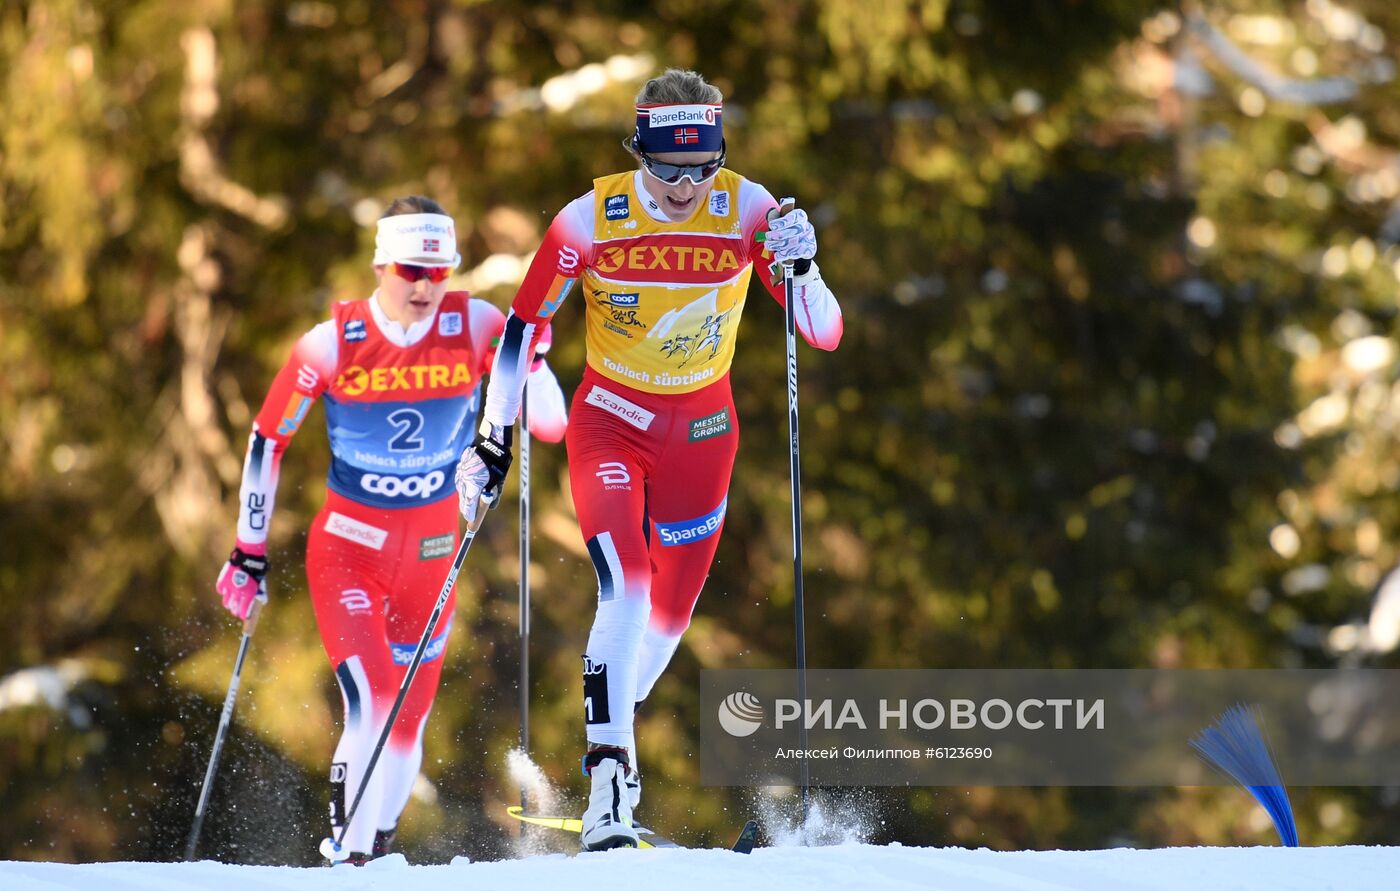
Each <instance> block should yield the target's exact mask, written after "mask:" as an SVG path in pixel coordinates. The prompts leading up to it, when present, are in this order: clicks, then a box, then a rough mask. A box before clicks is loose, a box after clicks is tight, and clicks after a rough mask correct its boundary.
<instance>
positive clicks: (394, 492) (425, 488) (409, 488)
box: [360, 470, 447, 498]
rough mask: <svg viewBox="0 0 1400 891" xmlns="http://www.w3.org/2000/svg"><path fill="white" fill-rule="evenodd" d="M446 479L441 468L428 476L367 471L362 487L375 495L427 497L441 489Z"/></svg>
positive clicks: (361, 481) (361, 483) (361, 480)
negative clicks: (383, 473)
mask: <svg viewBox="0 0 1400 891" xmlns="http://www.w3.org/2000/svg"><path fill="white" fill-rule="evenodd" d="M446 481H447V476H446V475H445V474H444V473H443V472H442V471H441V470H434V471H433V472H432V473H430V474H427V475H426V476H382V475H380V474H377V473H367V474H365V475H364V476H362V477H360V488H361V489H364V490H365V491H366V492H370V493H372V494H374V495H386V496H388V497H389V498H398V497H399V496H400V495H406V496H408V497H409V498H427V497H429V496H430V495H432V494H433V493H434V492H436V491H437V490H438V489H441V488H442V484H443V483H444V482H446Z"/></svg>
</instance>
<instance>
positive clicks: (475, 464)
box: [457, 421, 512, 526]
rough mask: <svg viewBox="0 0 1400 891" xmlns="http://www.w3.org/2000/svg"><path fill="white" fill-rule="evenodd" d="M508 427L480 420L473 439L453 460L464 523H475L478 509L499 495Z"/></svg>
mask: <svg viewBox="0 0 1400 891" xmlns="http://www.w3.org/2000/svg"><path fill="white" fill-rule="evenodd" d="M510 438H511V428H509V427H497V426H496V425H494V424H491V423H489V422H487V421H482V422H481V430H480V431H479V432H478V433H477V434H476V440H475V441H474V442H473V443H472V444H471V445H470V446H469V447H467V449H466V450H464V451H463V452H462V459H461V460H460V461H458V462H457V505H458V507H459V509H460V510H461V511H462V517H463V518H465V519H466V521H467V524H468V525H471V526H475V525H476V524H477V522H478V517H479V512H480V511H483V510H485V509H487V508H489V507H492V506H493V505H495V503H496V499H498V498H500V497H501V484H502V483H504V482H505V479H506V471H508V470H510V462H511V458H512V455H511V451H510Z"/></svg>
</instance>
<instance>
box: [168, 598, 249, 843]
mask: <svg viewBox="0 0 1400 891" xmlns="http://www.w3.org/2000/svg"><path fill="white" fill-rule="evenodd" d="M266 604H267V595H266V594H265V593H263V594H259V595H258V596H257V597H256V598H254V599H253V605H252V607H251V608H249V610H248V618H246V619H244V620H243V639H242V640H240V641H239V642H238V658H237V659H235V660H234V663H233V677H232V678H230V679H229V682H228V692H227V693H225V694H224V709H223V712H222V713H220V715H219V729H218V730H217V731H215V733H214V749H213V751H211V752H210V753H209V767H208V768H207V769H205V771H204V785H203V786H201V787H200V789H199V803H198V804H196V805H195V808H194V823H193V824H191V825H190V837H189V839H188V840H187V841H186V842H185V859H186V860H193V859H194V852H195V848H197V847H199V834H200V832H202V831H203V830H204V810H205V808H206V807H207V806H208V805H209V795H210V793H211V792H212V791H213V789H214V774H215V773H216V772H217V771H218V769H219V758H220V756H221V755H223V751H224V740H225V739H226V738H228V729H229V726H230V725H231V724H232V723H233V706H234V703H235V702H236V701H237V700H238V682H239V680H240V679H241V678H242V677H243V662H244V660H245V659H247V658H248V646H249V644H251V643H252V642H253V631H254V630H255V629H256V628H257V627H258V616H259V615H261V614H262V608H263V607H264V606H265V605H266Z"/></svg>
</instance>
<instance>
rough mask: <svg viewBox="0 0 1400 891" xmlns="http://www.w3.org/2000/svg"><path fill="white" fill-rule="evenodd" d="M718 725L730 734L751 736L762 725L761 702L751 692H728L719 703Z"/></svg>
mask: <svg viewBox="0 0 1400 891" xmlns="http://www.w3.org/2000/svg"><path fill="white" fill-rule="evenodd" d="M719 726H721V727H723V728H724V732H725V733H727V734H729V735H730V736H737V737H739V738H740V739H742V738H743V737H746V736H751V735H753V734H754V733H756V732H757V731H758V728H760V727H762V726H763V703H762V702H760V701H759V699H758V697H757V696H754V695H753V694H752V693H745V692H743V691H740V692H738V693H730V694H729V695H728V696H726V697H724V701H723V702H721V703H720V704H719Z"/></svg>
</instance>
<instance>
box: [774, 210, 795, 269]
mask: <svg viewBox="0 0 1400 891" xmlns="http://www.w3.org/2000/svg"><path fill="white" fill-rule="evenodd" d="M796 206H797V199H796V198H784V199H782V200H781V201H779V202H778V216H780V217H785V216H787V215H788V214H790V213H792V209H793V208H794V207H796ZM793 262H794V261H792V260H784V261H783V276H784V277H789V276H791V275H792V264H793Z"/></svg>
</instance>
